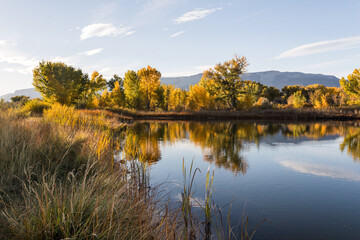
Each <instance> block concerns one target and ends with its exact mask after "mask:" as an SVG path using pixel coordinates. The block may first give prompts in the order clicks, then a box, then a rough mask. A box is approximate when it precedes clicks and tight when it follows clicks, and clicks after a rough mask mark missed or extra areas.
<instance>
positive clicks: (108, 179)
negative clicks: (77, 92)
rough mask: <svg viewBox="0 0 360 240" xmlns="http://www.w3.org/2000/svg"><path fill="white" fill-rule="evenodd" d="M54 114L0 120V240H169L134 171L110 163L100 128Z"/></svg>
mask: <svg viewBox="0 0 360 240" xmlns="http://www.w3.org/2000/svg"><path fill="white" fill-rule="evenodd" d="M55 110H56V109H52V111H53V112H51V114H50V112H48V113H45V118H44V119H40V118H38V119H34V118H30V119H18V118H17V117H16V114H10V113H1V114H0V156H1V159H0V191H1V195H0V196H1V202H0V210H1V213H2V214H1V217H0V223H1V227H0V238H1V239H165V238H166V239H170V238H177V234H176V232H177V231H176V229H177V228H178V227H179V225H178V221H176V220H175V219H176V214H173V212H172V211H170V210H168V209H167V210H166V211H164V210H163V209H162V206H158V205H157V202H156V201H155V199H153V195H150V194H149V192H148V190H147V188H143V187H142V185H143V182H142V179H144V177H143V176H142V174H143V171H140V170H141V169H142V168H141V167H136V166H137V165H136V164H135V163H133V164H132V165H130V166H127V165H126V164H123V165H122V164H118V163H114V162H113V151H114V148H115V146H116V145H115V144H114V142H113V140H109V138H112V135H109V133H108V132H107V131H104V130H103V126H104V125H103V124H101V125H97V124H98V123H99V122H98V121H99V120H96V121H95V122H93V121H92V120H91V121H92V122H91V123H88V122H86V121H85V120H84V118H82V116H81V115H80V117H79V115H77V114H78V113H77V112H71V111H72V110H70V111H69V109H66V110H67V111H64V110H65V108H64V109H62V108H61V107H57V110H56V111H59V113H55V112H54V111H55ZM62 113H66V117H63V118H62V119H61V120H60V121H59V122H56V121H55V122H54V121H52V120H55V119H56V116H60V115H61V114H62ZM46 114H48V115H46ZM56 114H60V115H56ZM70 114H74V115H75V116H70ZM63 116H65V115H63ZM101 117H103V115H101ZM79 118H80V119H81V121H79V120H78V119H79ZM74 119H75V120H74ZM86 119H87V120H88V118H86ZM129 167H130V169H129ZM154 196H156V195H154ZM165 208H166V206H164V209H165ZM164 212H165V213H166V214H160V213H164Z"/></svg>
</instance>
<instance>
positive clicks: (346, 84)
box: [340, 68, 360, 102]
mask: <svg viewBox="0 0 360 240" xmlns="http://www.w3.org/2000/svg"><path fill="white" fill-rule="evenodd" d="M340 85H341V87H342V88H343V89H344V91H345V93H346V94H347V95H349V96H351V97H354V98H355V99H356V101H357V102H360V68H359V69H355V70H354V72H353V73H352V74H349V75H348V76H347V79H345V78H344V77H343V78H341V79H340Z"/></svg>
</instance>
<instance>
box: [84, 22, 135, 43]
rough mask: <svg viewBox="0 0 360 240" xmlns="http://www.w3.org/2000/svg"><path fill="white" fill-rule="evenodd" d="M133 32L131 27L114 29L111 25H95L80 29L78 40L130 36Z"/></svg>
mask: <svg viewBox="0 0 360 240" xmlns="http://www.w3.org/2000/svg"><path fill="white" fill-rule="evenodd" d="M133 32H134V31H132V30H131V27H123V26H119V27H116V26H114V25H113V24H111V23H95V24H90V25H87V26H85V27H84V28H83V29H81V36H80V39H81V40H85V39H88V38H92V37H105V36H125V35H129V34H132V33H133Z"/></svg>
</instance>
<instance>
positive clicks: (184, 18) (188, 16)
mask: <svg viewBox="0 0 360 240" xmlns="http://www.w3.org/2000/svg"><path fill="white" fill-rule="evenodd" d="M221 9H222V8H213V9H204V10H201V9H196V10H194V11H190V12H187V13H184V14H183V15H181V16H180V17H178V18H176V19H174V22H175V23H176V24H180V23H185V22H190V21H194V20H198V19H202V18H204V17H206V16H208V15H210V14H211V13H213V12H216V11H218V10H221Z"/></svg>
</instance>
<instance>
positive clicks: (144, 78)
mask: <svg viewBox="0 0 360 240" xmlns="http://www.w3.org/2000/svg"><path fill="white" fill-rule="evenodd" d="M137 75H138V76H139V78H140V92H141V94H142V95H143V97H144V99H145V104H146V110H153V109H154V108H155V106H156V102H157V93H156V90H157V89H158V88H159V87H160V78H161V73H160V72H159V71H158V70H157V69H156V68H152V67H150V66H147V67H146V68H142V69H140V70H139V71H138V72H137Z"/></svg>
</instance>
